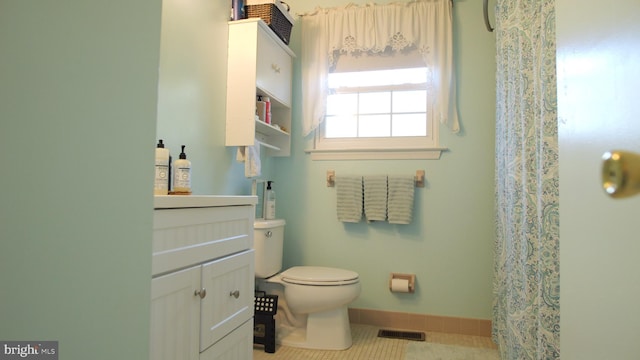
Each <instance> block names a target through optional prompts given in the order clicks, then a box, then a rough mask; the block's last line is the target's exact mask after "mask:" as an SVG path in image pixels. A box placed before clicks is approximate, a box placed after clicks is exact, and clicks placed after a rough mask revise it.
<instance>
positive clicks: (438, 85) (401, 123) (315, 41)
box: [300, 0, 460, 160]
mask: <svg viewBox="0 0 640 360" xmlns="http://www.w3.org/2000/svg"><path fill="white" fill-rule="evenodd" d="M451 10H452V2H451V1H450V0H424V1H409V2H395V3H390V4H383V5H378V4H364V5H353V4H349V5H347V6H341V7H335V8H326V9H315V10H313V11H312V12H309V13H305V14H301V20H302V21H301V27H302V30H301V44H302V49H301V58H300V59H301V60H300V66H301V78H302V79H301V96H302V107H301V125H302V136H304V137H305V138H306V137H307V136H309V135H311V134H314V137H313V140H314V143H313V145H312V149H309V150H308V152H309V153H311V158H312V159H314V158H315V159H318V160H322V159H329V158H330V157H331V158H333V159H338V158H340V157H339V156H338V155H339V154H348V155H345V156H348V158H352V159H360V158H362V159H366V158H370V159H434V158H435V159H437V158H439V156H440V151H441V150H442V149H440V148H438V126H439V125H440V124H446V125H448V126H449V128H450V129H451V131H452V132H454V133H457V132H459V131H460V126H459V123H458V114H457V105H456V94H455V91H456V89H455V75H454V66H453V41H452V40H453V31H452V29H453V24H452V22H451V19H452V11H451ZM372 24H375V26H372ZM406 54H413V55H412V56H405V55H406ZM346 59H355V60H356V61H355V62H353V64H355V66H353V67H351V68H349V67H348V66H347V67H343V65H344V62H345V60H346ZM379 59H384V60H383V62H384V61H386V60H390V62H388V63H386V64H384V65H383V66H379V65H380V64H379V63H378V60H379ZM407 59H419V60H420V61H419V64H417V65H416V64H411V65H407V64H406V63H405V62H404V60H407ZM425 66H426V73H427V76H426V80H427V81H426V84H422V85H421V84H412V83H402V84H395V83H385V84H374V85H371V86H362V85H357V86H338V87H337V88H335V89H330V88H329V86H328V78H329V74H330V73H332V72H333V73H349V72H364V71H377V70H392V71H396V70H398V69H411V68H416V67H425ZM341 67H342V68H341ZM371 78H375V79H378V77H377V76H375V77H374V76H372V77H371ZM420 86H422V88H420ZM422 90H424V91H426V93H427V96H426V100H425V102H426V104H427V108H426V110H425V109H422V108H421V109H414V108H411V109H403V106H404V105H402V104H405V105H406V104H407V103H408V104H411V105H412V106H413V105H415V106H416V107H417V104H419V102H406V101H405V102H403V101H402V100H401V98H403V97H410V96H416V97H417V96H418V95H417V94H418V93H417V91H422ZM412 91H413V93H412ZM403 92H404V93H403ZM403 95H405V96H403ZM382 98H384V101H377V100H378V99H382ZM424 98H425V97H423V99H424ZM374 99H375V101H374ZM330 103H331V104H330ZM334 103H336V104H344V106H340V107H341V108H340V109H339V111H338V110H335V111H334V112H333V113H331V114H329V113H327V106H328V105H330V106H332V107H334V105H333V104H334ZM371 103H374V104H375V105H376V106H375V108H374V107H372V106H371V105H367V104H371ZM348 107H350V108H351V109H350V112H349V111H347V108H348ZM405 107H406V106H405ZM354 108H355V110H354ZM423 111H424V112H425V114H426V116H425V118H426V120H425V123H424V127H423V128H420V127H418V126H417V124H418V120H417V118H418V116H420V115H419V113H421V112H423ZM327 116H329V117H327ZM325 120H328V121H325ZM325 123H326V124H325ZM336 124H337V125H336ZM325 125H326V126H325ZM421 126H422V124H421ZM424 133H426V135H424V136H422V134H424ZM354 134H355V135H354ZM416 134H420V136H416ZM327 154H333V155H336V156H333V155H327ZM345 158H346V157H345Z"/></svg>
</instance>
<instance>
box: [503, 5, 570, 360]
mask: <svg viewBox="0 0 640 360" xmlns="http://www.w3.org/2000/svg"><path fill="white" fill-rule="evenodd" d="M495 17H496V48H497V58H496V60H497V69H498V71H497V108H496V112H497V114H496V115H497V119H496V121H497V122H496V209H497V210H496V211H497V212H496V229H497V234H496V244H495V267H494V299H495V300H494V306H493V337H494V340H495V341H496V343H497V344H498V345H499V347H500V352H501V355H502V358H503V359H557V358H559V356H560V328H559V326H560V264H559V213H558V211H559V204H558V200H559V188H558V127H557V112H556V77H555V74H556V72H555V4H554V0H542V1H541V0H520V1H513V0H497V4H496V16H495Z"/></svg>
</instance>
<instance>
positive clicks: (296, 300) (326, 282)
mask: <svg viewBox="0 0 640 360" xmlns="http://www.w3.org/2000/svg"><path fill="white" fill-rule="evenodd" d="M284 225H285V221H284V220H282V219H276V220H256V222H255V223H254V234H255V235H254V249H255V273H256V278H257V279H256V280H257V281H256V283H257V284H261V283H262V284H265V283H266V284H280V285H282V286H283V287H284V302H285V303H286V305H287V307H288V310H289V311H290V312H291V313H292V314H293V315H294V316H296V317H300V316H304V317H305V319H304V320H306V321H302V322H300V324H298V325H297V326H280V325H278V328H277V329H276V342H278V343H280V344H282V345H286V346H292V347H300V348H307V349H323V350H344V349H348V348H349V347H351V343H352V341H351V328H350V326H349V315H348V311H347V305H348V304H350V303H351V302H352V301H353V300H355V299H356V298H357V297H358V296H359V295H360V279H359V277H358V273H356V272H354V271H350V270H343V269H337V268H329V267H319V266H295V267H292V268H290V269H288V270H285V271H283V272H282V273H278V272H279V271H280V270H281V269H282V250H283V244H284ZM259 286H260V285H259Z"/></svg>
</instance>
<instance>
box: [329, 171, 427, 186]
mask: <svg viewBox="0 0 640 360" xmlns="http://www.w3.org/2000/svg"><path fill="white" fill-rule="evenodd" d="M424 174H425V173H424V170H416V175H415V176H414V181H415V184H416V187H422V188H423V187H424ZM335 185H336V171H335V170H327V187H334V186H335Z"/></svg>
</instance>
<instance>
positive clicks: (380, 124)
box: [358, 115, 391, 137]
mask: <svg viewBox="0 0 640 360" xmlns="http://www.w3.org/2000/svg"><path fill="white" fill-rule="evenodd" d="M358 131H359V133H358V135H359V136H360V137H382V136H391V115H363V116H360V122H359V124H358Z"/></svg>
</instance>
